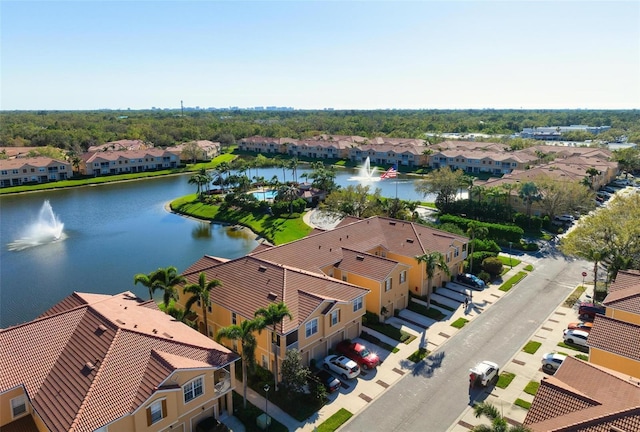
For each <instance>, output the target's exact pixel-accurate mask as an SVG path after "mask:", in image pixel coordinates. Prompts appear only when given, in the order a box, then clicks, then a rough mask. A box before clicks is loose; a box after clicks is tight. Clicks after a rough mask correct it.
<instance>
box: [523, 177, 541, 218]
mask: <svg viewBox="0 0 640 432" xmlns="http://www.w3.org/2000/svg"><path fill="white" fill-rule="evenodd" d="M518 196H519V197H520V199H521V200H522V202H524V205H525V207H526V209H527V216H528V217H531V206H532V205H533V203H534V202H536V201H540V199H541V198H542V197H541V196H540V191H539V190H538V186H536V184H535V183H533V182H527V183H523V184H522V186H520V192H519V193H518Z"/></svg>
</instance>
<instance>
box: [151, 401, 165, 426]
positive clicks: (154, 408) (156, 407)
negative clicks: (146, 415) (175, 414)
mask: <svg viewBox="0 0 640 432" xmlns="http://www.w3.org/2000/svg"><path fill="white" fill-rule="evenodd" d="M162 401H163V399H160V400H157V401H155V402H154V403H152V404H151V405H149V411H150V412H151V424H155V423H158V422H159V421H160V420H162V419H163V418H164V417H165V413H164V412H162ZM154 412H155V413H156V414H157V413H159V414H160V417H156V418H155V419H154V416H153V415H154Z"/></svg>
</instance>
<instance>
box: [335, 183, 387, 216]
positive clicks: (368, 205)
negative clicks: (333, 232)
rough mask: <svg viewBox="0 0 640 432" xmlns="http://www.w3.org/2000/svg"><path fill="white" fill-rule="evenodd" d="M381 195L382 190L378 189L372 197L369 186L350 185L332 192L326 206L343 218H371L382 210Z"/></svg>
mask: <svg viewBox="0 0 640 432" xmlns="http://www.w3.org/2000/svg"><path fill="white" fill-rule="evenodd" d="M381 193H382V192H381V191H380V189H378V188H376V190H375V192H374V193H373V195H370V194H369V186H368V185H367V186H363V185H361V184H358V185H355V186H354V185H349V186H347V187H346V188H341V189H338V190H335V191H333V192H331V193H330V194H329V195H328V196H327V198H326V200H325V202H324V204H325V205H326V208H327V210H329V211H330V212H334V213H340V214H342V215H343V216H355V217H369V216H373V215H375V214H377V213H378V211H379V210H380V205H379V203H380V200H381Z"/></svg>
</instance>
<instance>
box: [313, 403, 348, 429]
mask: <svg viewBox="0 0 640 432" xmlns="http://www.w3.org/2000/svg"><path fill="white" fill-rule="evenodd" d="M351 417H353V414H351V413H350V412H349V411H347V410H346V409H344V408H340V409H339V410H338V412H336V413H335V414H334V415H332V416H331V417H329V418H328V419H326V420H325V421H323V422H322V423H320V425H319V426H318V427H317V428H315V429H314V430H315V431H316V432H333V431H335V430H336V429H338V428H339V427H340V426H342V425H343V424H344V423H345V422H346V421H347V420H349V419H350V418H351Z"/></svg>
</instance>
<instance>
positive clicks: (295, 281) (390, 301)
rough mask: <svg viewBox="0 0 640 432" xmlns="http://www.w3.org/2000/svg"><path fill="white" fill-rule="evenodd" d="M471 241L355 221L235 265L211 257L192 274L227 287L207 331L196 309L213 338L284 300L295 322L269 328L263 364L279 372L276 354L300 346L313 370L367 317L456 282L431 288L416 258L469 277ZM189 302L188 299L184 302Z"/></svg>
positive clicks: (408, 226)
mask: <svg viewBox="0 0 640 432" xmlns="http://www.w3.org/2000/svg"><path fill="white" fill-rule="evenodd" d="M467 242H468V239H467V238H466V237H462V236H458V235H455V234H451V233H448V232H444V231H439V230H435V229H432V228H428V227H425V226H422V225H418V224H414V223H411V222H407V221H400V220H395V219H390V218H384V217H372V218H369V219H363V220H360V219H356V218H347V219H345V220H344V221H343V222H342V223H341V224H339V225H338V227H336V228H335V229H333V230H331V231H320V230H316V231H314V232H313V233H312V234H311V235H309V236H307V237H305V238H303V239H299V240H296V241H293V242H291V243H287V244H284V245H280V246H268V245H261V246H259V247H258V248H256V250H254V251H253V252H252V253H250V254H249V255H247V256H245V257H242V258H238V259H235V260H231V261H226V260H221V259H217V258H213V257H203V258H202V259H201V260H199V261H198V262H196V263H194V264H193V265H192V266H190V267H189V268H188V269H187V271H185V273H184V275H185V277H186V278H187V280H188V281H189V282H193V283H196V282H197V279H198V277H199V274H200V272H204V273H205V274H206V276H207V279H208V280H211V279H217V280H219V281H221V283H222V284H221V286H219V287H216V288H215V289H214V291H213V292H212V293H211V303H212V306H211V308H210V310H209V313H208V314H207V319H208V322H207V323H206V330H205V327H204V326H205V324H204V323H202V319H203V317H202V314H201V312H200V311H199V308H197V307H194V308H193V311H194V312H196V313H198V314H199V321H200V325H201V330H204V331H205V332H206V333H208V334H209V335H210V336H211V337H213V336H214V335H215V333H216V332H217V331H218V330H219V329H220V328H222V327H225V326H228V325H230V324H234V323H235V324H237V323H238V322H239V321H242V320H245V319H251V318H253V316H254V313H255V311H256V310H257V309H258V308H261V307H268V305H269V304H270V303H278V302H280V301H283V302H284V303H285V304H286V305H287V307H288V308H289V310H290V311H291V312H292V314H293V320H289V319H285V321H284V322H283V323H282V324H281V325H280V326H278V327H277V329H276V331H275V334H271V330H268V331H266V333H267V334H264V335H261V336H259V337H258V348H257V350H256V360H257V362H258V363H259V364H262V365H263V366H264V367H268V368H269V369H270V370H274V368H273V362H274V361H275V357H274V356H273V355H272V352H273V351H275V350H277V351H278V353H279V355H278V358H279V359H280V360H281V359H282V358H284V354H285V352H286V350H287V349H291V348H297V349H299V350H300V351H301V354H302V357H303V361H304V362H305V364H307V365H308V364H311V362H312V361H316V362H317V361H319V360H321V359H322V358H323V357H324V356H326V355H327V354H328V352H329V350H330V349H332V348H334V347H335V345H337V343H338V342H340V341H341V340H343V339H347V338H354V337H357V336H358V335H359V334H360V332H361V330H362V327H361V326H362V316H363V315H364V314H365V311H366V312H371V313H373V314H376V315H378V316H383V317H385V316H392V315H393V313H394V310H396V309H404V308H406V307H407V305H408V301H409V292H411V293H413V294H415V295H418V296H422V297H423V298H426V299H427V300H428V299H429V296H430V294H431V293H432V292H433V291H434V289H435V287H437V286H441V285H442V284H443V283H444V282H446V281H447V280H449V278H448V277H447V276H446V275H445V274H444V273H443V272H442V271H438V272H437V273H436V275H435V276H434V277H433V279H432V281H431V283H429V280H428V278H427V275H426V268H425V265H424V263H419V262H418V261H417V260H416V257H417V256H420V255H423V254H426V253H430V252H434V251H438V252H440V253H442V254H443V255H444V257H445V260H446V262H447V264H448V266H449V269H450V272H451V274H452V275H453V276H455V275H457V274H458V273H460V272H462V271H463V260H464V259H465V258H466V255H467ZM186 301H187V298H186V297H185V296H184V295H181V296H180V299H179V300H178V303H179V304H181V305H182V306H184V304H185V303H186ZM263 333H264V332H263ZM229 343H232V342H229ZM269 344H273V347H270V345H269ZM231 347H232V348H233V349H234V350H236V351H237V350H238V348H239V347H238V346H237V345H232V346H231ZM271 348H273V349H271Z"/></svg>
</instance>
